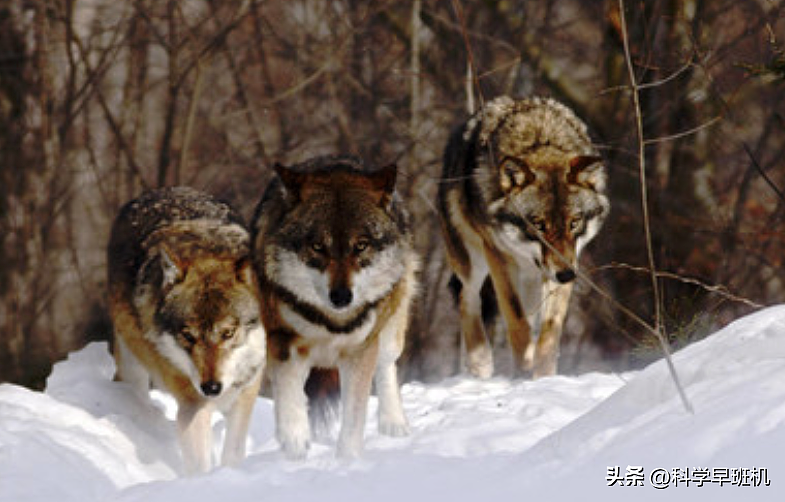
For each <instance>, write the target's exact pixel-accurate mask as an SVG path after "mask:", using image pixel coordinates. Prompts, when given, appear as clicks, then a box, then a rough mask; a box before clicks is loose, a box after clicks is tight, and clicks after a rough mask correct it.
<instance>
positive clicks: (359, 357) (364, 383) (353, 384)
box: [337, 334, 379, 458]
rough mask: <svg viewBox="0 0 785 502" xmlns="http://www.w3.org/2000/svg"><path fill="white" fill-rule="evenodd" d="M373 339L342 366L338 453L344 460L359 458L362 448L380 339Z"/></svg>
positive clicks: (345, 359)
mask: <svg viewBox="0 0 785 502" xmlns="http://www.w3.org/2000/svg"><path fill="white" fill-rule="evenodd" d="M371 336H372V339H371V340H368V341H367V342H366V344H365V345H364V346H363V347H362V348H360V349H359V350H358V351H357V352H355V353H354V354H351V355H349V356H348V357H345V358H344V359H343V360H342V361H341V362H340V363H339V368H338V369H339V372H340V375H341V408H342V410H343V413H342V420H341V432H340V433H339V435H338V452H337V453H338V456H339V457H341V458H354V457H358V456H359V455H360V453H361V452H362V449H363V435H364V433H365V418H366V416H367V414H368V397H369V396H370V394H371V384H372V382H373V375H374V370H375V369H376V361H377V357H378V354H379V337H378V335H376V336H375V335H374V334H372V335H371Z"/></svg>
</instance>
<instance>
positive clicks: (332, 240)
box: [263, 160, 408, 321]
mask: <svg viewBox="0 0 785 502" xmlns="http://www.w3.org/2000/svg"><path fill="white" fill-rule="evenodd" d="M276 171H277V173H278V177H279V180H280V186H279V190H280V191H279V193H278V195H279V197H281V199H282V204H283V205H284V206H285V210H284V211H283V214H282V215H281V217H280V219H279V221H278V222H277V224H276V227H275V229H274V232H269V233H268V235H266V236H265V239H264V258H265V259H264V265H263V267H264V275H265V276H266V277H267V278H268V279H269V281H270V282H272V283H274V284H276V285H277V286H278V287H280V288H282V289H283V290H285V291H287V292H289V293H290V294H293V295H295V296H296V297H297V299H298V301H300V302H302V303H304V304H306V305H308V306H309V307H312V308H314V309H316V310H318V311H319V312H321V313H323V314H326V315H327V316H329V317H330V318H331V319H333V320H337V321H341V320H346V319H350V318H351V317H352V316H354V315H355V314H356V313H357V312H358V311H361V310H362V309H363V308H367V307H368V306H369V305H373V304H375V303H377V302H378V301H379V300H381V299H382V298H384V297H385V296H386V295H387V294H388V293H389V292H390V290H391V289H392V288H393V286H394V285H395V284H396V282H398V280H399V279H400V278H401V277H402V275H403V273H404V270H405V259H404V253H405V249H406V246H407V245H408V243H407V241H406V237H405V234H404V225H405V221H404V218H403V216H402V214H401V213H400V212H399V210H398V207H397V206H398V201H397V197H396V194H395V191H394V190H395V179H396V168H395V166H388V167H385V168H382V169H378V170H374V171H369V170H367V169H365V168H362V166H357V165H353V164H352V163H348V162H347V163H343V161H340V160H335V161H334V162H333V165H323V166H319V168H318V169H316V170H310V171H308V170H304V169H302V166H300V167H297V168H296V169H295V168H288V167H284V166H280V165H279V166H277V167H276Z"/></svg>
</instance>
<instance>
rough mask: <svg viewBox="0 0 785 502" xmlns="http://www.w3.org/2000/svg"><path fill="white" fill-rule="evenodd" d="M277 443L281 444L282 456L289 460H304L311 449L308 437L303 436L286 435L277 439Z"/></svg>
mask: <svg viewBox="0 0 785 502" xmlns="http://www.w3.org/2000/svg"><path fill="white" fill-rule="evenodd" d="M278 442H279V443H281V450H283V454H284V456H285V457H286V458H287V459H289V460H302V459H304V458H305V457H306V455H308V449H309V448H310V447H311V440H310V439H309V438H308V436H303V435H294V434H287V435H286V436H284V437H279V438H278Z"/></svg>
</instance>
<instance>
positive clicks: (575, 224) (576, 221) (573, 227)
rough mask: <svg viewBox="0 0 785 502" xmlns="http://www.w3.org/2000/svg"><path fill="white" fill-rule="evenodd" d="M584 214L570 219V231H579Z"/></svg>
mask: <svg viewBox="0 0 785 502" xmlns="http://www.w3.org/2000/svg"><path fill="white" fill-rule="evenodd" d="M583 221H584V220H583V215H578V216H576V217H574V218H572V219H571V220H570V223H569V225H570V232H577V231H578V230H579V229H580V228H581V226H582V225H583Z"/></svg>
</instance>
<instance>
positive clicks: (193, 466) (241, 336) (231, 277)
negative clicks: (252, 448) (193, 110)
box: [108, 187, 266, 473]
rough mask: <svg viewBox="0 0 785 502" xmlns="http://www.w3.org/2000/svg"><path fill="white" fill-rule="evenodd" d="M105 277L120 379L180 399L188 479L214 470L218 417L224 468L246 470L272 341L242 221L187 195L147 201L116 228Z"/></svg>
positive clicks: (168, 191) (170, 193)
mask: <svg viewBox="0 0 785 502" xmlns="http://www.w3.org/2000/svg"><path fill="white" fill-rule="evenodd" d="M108 272H109V277H108V279H109V307H110V314H111V317H112V321H113V324H114V334H115V345H114V355H115V359H116V362H117V377H118V379H120V380H123V381H126V382H129V383H130V384H131V385H132V386H133V387H134V388H135V389H136V390H137V391H138V392H139V393H141V394H144V395H146V393H147V391H148V390H149V385H150V381H151V379H152V381H153V383H155V384H156V385H157V386H160V387H161V388H163V389H164V390H166V391H168V392H169V393H171V394H172V395H173V396H174V398H175V399H176V400H177V404H178V411H177V426H178V432H179V438H180V444H181V447H182V454H183V461H184V464H185V469H186V471H187V472H188V473H196V472H204V471H206V470H208V469H209V468H210V467H211V463H212V462H211V451H212V424H211V417H212V413H213V411H214V410H218V411H222V412H223V413H224V414H225V415H226V419H227V433H226V441H225V445H224V449H223V454H222V463H223V464H224V465H227V464H235V463H238V462H239V461H241V460H242V459H243V458H244V457H245V440H246V435H247V431H248V424H249V420H250V415H251V411H252V409H253V405H254V402H255V399H256V395H257V394H258V391H259V386H260V384H261V376H262V371H263V369H264V366H265V358H266V341H265V332H264V328H263V327H262V324H261V322H260V314H259V290H258V284H257V282H256V277H255V274H254V272H253V266H252V264H251V259H250V235H249V233H248V231H247V230H246V229H245V228H244V227H243V225H242V221H241V219H240V217H239V216H238V215H237V214H236V213H235V212H234V211H233V210H232V209H231V208H230V207H229V206H228V205H226V204H224V203H221V202H218V201H216V200H214V199H213V198H211V197H210V196H208V195H206V194H203V193H200V192H198V191H196V190H193V189H190V188H185V187H176V188H165V189H160V190H156V191H151V192H147V193H145V194H143V195H141V196H140V197H139V198H137V199H135V200H133V201H131V202H129V203H127V204H126V205H125V206H123V208H122V209H121V210H120V212H119V214H118V216H117V218H116V219H115V222H114V225H113V227H112V232H111V237H110V240H109V246H108Z"/></svg>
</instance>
